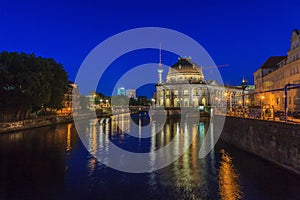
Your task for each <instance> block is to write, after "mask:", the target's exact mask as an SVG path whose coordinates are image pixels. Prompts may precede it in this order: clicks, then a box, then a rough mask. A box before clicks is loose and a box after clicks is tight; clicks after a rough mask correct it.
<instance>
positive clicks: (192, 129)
mask: <svg viewBox="0 0 300 200" xmlns="http://www.w3.org/2000/svg"><path fill="white" fill-rule="evenodd" d="M136 119H137V121H136V122H135V121H131V120H130V115H124V116H123V117H122V116H115V117H113V118H111V119H108V118H105V119H100V120H99V121H98V120H92V121H89V123H87V124H86V127H84V129H82V130H83V131H84V133H85V134H86V136H87V137H88V138H89V141H87V144H88V145H87V147H88V150H90V151H91V152H102V154H104V155H108V154H109V152H110V149H109V145H108V143H109V141H112V142H114V144H116V145H118V146H119V147H120V148H123V149H126V150H128V151H132V152H150V155H149V161H150V162H151V164H152V165H153V166H154V164H155V162H157V160H158V159H159V158H157V157H158V156H157V155H156V154H154V153H151V152H154V151H155V150H158V149H159V148H162V147H164V146H165V145H167V144H168V143H169V142H170V141H172V140H173V139H177V140H176V144H175V145H174V148H173V149H171V150H170V151H168V152H166V155H164V156H166V157H168V156H171V155H174V154H175V155H178V154H180V152H181V151H182V148H183V147H186V146H189V143H188V142H187V141H188V140H190V139H193V141H192V143H191V144H190V146H189V149H188V151H187V152H185V153H184V154H183V155H182V156H181V157H180V158H179V159H178V160H176V161H175V162H174V163H172V164H171V165H169V166H167V167H166V168H163V169H160V170H158V171H153V172H151V173H144V174H130V173H123V172H119V171H116V170H113V169H110V168H108V167H106V166H105V165H103V164H102V163H100V162H98V161H97V160H96V159H95V158H94V157H93V156H92V155H91V154H90V153H89V152H88V151H87V149H85V147H84V145H83V144H82V142H81V141H80V138H79V137H78V134H77V132H76V129H75V126H74V125H73V124H61V125H58V126H52V127H43V128H39V129H33V130H27V131H22V132H17V133H14V134H5V135H0V199H79V198H80V199H89V198H94V199H133V200H135V199H180V200H181V199H210V200H211V199H213V200H215V199H222V200H223V199H226V200H238V199H272V200H273V199H280V200H281V199H297V198H298V197H299V195H300V191H299V185H300V180H299V177H297V176H295V175H291V174H289V173H287V172H285V171H284V170H282V169H279V168H276V167H274V166H273V165H271V164H268V163H266V162H263V161H261V160H260V159H257V158H256V157H254V156H251V155H249V154H246V153H244V152H242V151H239V150H237V149H233V148H232V147H230V146H228V145H226V144H223V143H220V144H219V145H221V148H222V149H224V150H222V151H221V154H220V149H221V148H220V146H217V147H215V151H212V152H210V154H209V155H208V156H206V157H205V158H203V159H200V158H199V156H198V152H199V149H200V147H201V145H202V144H203V141H204V139H205V137H206V136H210V135H208V134H209V131H212V130H213V126H211V124H210V125H209V124H208V123H206V122H200V123H196V122H189V121H185V122H183V124H180V123H181V122H180V120H179V119H175V118H168V119H167V122H166V124H165V125H164V126H163V127H162V129H161V128H160V124H159V122H153V121H152V122H151V123H150V124H149V126H145V127H143V128H141V127H140V126H138V125H144V123H146V122H147V120H144V119H141V120H139V119H138V118H136ZM158 129H161V130H160V131H158V133H156V132H157V130H158ZM128 131H130V132H128ZM132 131H136V133H138V134H137V135H136V136H137V137H134V136H132V135H131V134H129V133H131V132H132ZM147 134H149V135H150V136H151V137H149V138H144V137H143V136H145V135H147ZM140 136H141V137H140ZM212 139H213V138H212ZM211 141H212V140H211ZM107 162H108V161H107ZM274 174H276V176H274ZM283 183H284V184H283ZM282 191H285V192H284V193H283V192H282Z"/></svg>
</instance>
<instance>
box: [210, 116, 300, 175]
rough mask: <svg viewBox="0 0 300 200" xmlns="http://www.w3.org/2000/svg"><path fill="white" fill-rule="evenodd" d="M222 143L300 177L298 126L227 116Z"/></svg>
mask: <svg viewBox="0 0 300 200" xmlns="http://www.w3.org/2000/svg"><path fill="white" fill-rule="evenodd" d="M215 117H216V118H217V116H215ZM221 139H222V140H223V141H225V142H226V143H228V144H231V145H233V146H236V147H238V148H240V149H243V150H244V151H247V152H249V153H252V154H255V155H257V156H259V157H261V158H263V159H265V160H268V161H270V162H273V163H275V164H276V165H278V166H281V167H283V168H286V169H288V170H289V171H292V172H294V173H296V174H300V125H299V124H297V123H285V122H276V121H267V120H256V119H247V118H240V117H229V116H227V117H226V120H225V124H224V128H223V131H222V134H221Z"/></svg>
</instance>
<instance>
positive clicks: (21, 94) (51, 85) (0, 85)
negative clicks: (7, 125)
mask: <svg viewBox="0 0 300 200" xmlns="http://www.w3.org/2000/svg"><path fill="white" fill-rule="evenodd" d="M67 84H68V77H67V73H66V72H65V70H64V69H63V67H62V65H61V64H59V63H57V62H55V60H54V59H49V58H42V57H36V56H35V55H34V54H25V53H17V52H11V53H9V52H6V51H4V52H1V53H0V95H1V100H0V110H1V111H2V112H4V113H7V114H11V115H12V114H14V115H15V118H16V119H19V118H20V117H21V116H25V117H26V116H28V113H29V112H30V111H37V110H38V109H40V108H41V107H45V106H46V107H48V108H55V109H57V108H61V106H62V105H61V102H62V100H63V96H64V93H65V92H66V90H67Z"/></svg>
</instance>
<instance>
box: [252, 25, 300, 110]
mask: <svg viewBox="0 0 300 200" xmlns="http://www.w3.org/2000/svg"><path fill="white" fill-rule="evenodd" d="M299 58H300V32H299V31H298V30H293V32H292V36H291V39H290V49H289V50H288V52H287V56H272V57H270V58H269V59H268V60H267V61H266V62H265V63H264V64H263V65H262V66H261V67H260V68H259V69H258V70H257V71H256V72H254V84H255V93H256V94H255V104H256V105H261V106H266V107H270V108H274V110H275V111H284V103H285V100H284V97H285V96H284V92H283V90H282V89H283V88H284V87H285V85H286V84H300V74H299V73H300V60H299ZM278 89H281V90H278ZM276 90H277V91H276ZM286 103H287V108H288V111H291V112H293V111H299V110H300V88H298V89H297V88H294V89H290V90H288V93H287V102H286Z"/></svg>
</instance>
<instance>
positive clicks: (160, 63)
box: [158, 43, 162, 68]
mask: <svg viewBox="0 0 300 200" xmlns="http://www.w3.org/2000/svg"><path fill="white" fill-rule="evenodd" d="M158 65H159V67H160V68H161V67H162V60H161V43H160V44H159V64H158Z"/></svg>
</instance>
